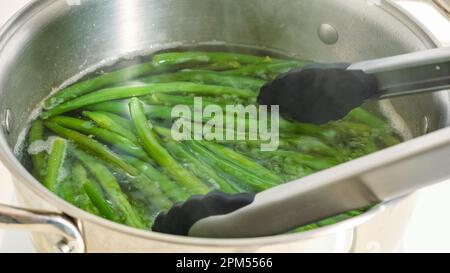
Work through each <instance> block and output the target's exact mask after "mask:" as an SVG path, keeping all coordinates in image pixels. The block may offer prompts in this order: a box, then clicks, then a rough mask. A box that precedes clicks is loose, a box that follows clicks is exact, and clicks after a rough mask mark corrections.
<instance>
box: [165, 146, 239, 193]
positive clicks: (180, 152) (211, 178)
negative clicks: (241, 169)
mask: <svg viewBox="0 0 450 273" xmlns="http://www.w3.org/2000/svg"><path fill="white" fill-rule="evenodd" d="M165 146H166V148H167V149H168V150H169V151H170V152H171V153H172V154H173V155H174V156H176V157H177V158H179V159H182V160H183V161H184V162H185V163H186V165H187V167H188V168H189V169H190V170H191V171H192V172H193V173H194V174H195V175H197V176H198V177H201V178H203V179H204V180H206V181H208V182H209V183H212V184H214V185H215V186H216V188H218V189H220V190H221V191H223V192H226V193H238V192H244V191H245V190H244V188H242V187H240V186H239V185H237V184H236V183H233V182H232V181H227V180H226V179H225V178H222V177H221V176H220V175H219V174H218V173H216V172H215V171H214V169H212V168H211V167H210V166H208V165H206V164H205V163H203V162H202V161H200V160H199V159H197V158H196V157H195V156H193V155H192V153H190V152H189V151H188V150H187V149H186V148H185V147H184V145H183V144H181V143H177V142H175V141H173V140H168V141H166V143H165Z"/></svg>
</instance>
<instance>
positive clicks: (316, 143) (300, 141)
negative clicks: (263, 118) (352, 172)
mask: <svg viewBox="0 0 450 273" xmlns="http://www.w3.org/2000/svg"><path fill="white" fill-rule="evenodd" d="M283 142H287V143H291V144H294V145H295V148H296V149H298V150H299V151H300V152H303V153H313V154H320V155H324V156H332V157H339V156H340V153H339V152H338V151H337V150H336V149H334V148H332V147H331V146H329V145H328V144H326V143H324V142H323V141H322V140H320V139H319V138H317V137H311V136H293V137H289V138H283V139H281V140H280V147H281V146H283V145H282V144H283Z"/></svg>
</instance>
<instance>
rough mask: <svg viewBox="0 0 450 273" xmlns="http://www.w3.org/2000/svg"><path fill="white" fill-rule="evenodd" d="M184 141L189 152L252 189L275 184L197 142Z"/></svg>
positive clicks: (266, 187)
mask: <svg viewBox="0 0 450 273" xmlns="http://www.w3.org/2000/svg"><path fill="white" fill-rule="evenodd" d="M185 143H186V144H187V145H188V147H189V148H190V150H191V152H193V153H194V154H195V155H196V156H197V157H199V158H201V159H202V160H203V161H205V162H207V163H208V164H209V165H212V166H215V167H217V168H219V169H220V170H222V171H223V172H225V173H227V174H229V175H231V176H233V177H235V178H236V179H238V180H239V181H243V182H244V183H246V184H247V185H249V186H250V187H252V189H253V190H255V191H262V190H266V189H268V188H271V187H273V186H276V185H277V184H276V183H274V182H272V181H268V180H266V179H264V177H262V176H256V175H254V174H253V173H251V172H249V171H248V170H246V169H243V168H241V167H240V166H237V165H235V164H234V163H232V162H230V161H228V160H224V159H223V158H220V157H219V155H217V154H214V153H213V152H211V151H209V150H208V149H207V148H206V147H204V146H202V145H201V144H200V143H199V142H196V141H190V140H189V141H185Z"/></svg>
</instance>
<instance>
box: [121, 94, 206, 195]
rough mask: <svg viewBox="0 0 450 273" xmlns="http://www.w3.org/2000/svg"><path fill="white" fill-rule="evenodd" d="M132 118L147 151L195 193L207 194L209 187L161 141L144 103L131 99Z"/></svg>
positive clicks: (181, 183)
mask: <svg viewBox="0 0 450 273" xmlns="http://www.w3.org/2000/svg"><path fill="white" fill-rule="evenodd" d="M130 113H131V118H132V121H133V123H134V126H135V127H136V130H137V133H138V137H139V138H140V140H141V142H142V144H143V146H144V148H145V150H146V151H147V153H148V154H149V155H150V156H151V157H152V158H153V159H154V160H155V161H156V162H157V163H158V164H159V165H161V166H162V167H163V168H165V169H166V170H167V172H168V173H169V174H170V175H171V176H172V177H173V178H174V179H175V180H176V181H177V182H178V183H179V184H180V185H181V186H182V187H185V188H186V189H188V190H190V192H191V193H193V194H206V193H208V191H209V189H208V187H206V186H205V185H204V184H203V183H202V182H201V181H200V180H199V179H198V178H197V177H196V176H195V175H193V174H192V173H191V172H189V171H187V170H186V169H184V168H183V167H182V166H181V165H180V164H178V162H177V161H176V160H175V159H174V158H173V157H172V156H171V155H170V154H169V152H167V150H166V149H164V147H163V146H162V145H161V144H160V143H159V141H158V139H157V136H156V135H155V133H154V132H153V130H152V128H151V125H150V123H149V122H148V120H147V119H146V117H145V113H144V109H143V106H142V103H141V102H140V101H139V99H137V98H132V99H131V100H130Z"/></svg>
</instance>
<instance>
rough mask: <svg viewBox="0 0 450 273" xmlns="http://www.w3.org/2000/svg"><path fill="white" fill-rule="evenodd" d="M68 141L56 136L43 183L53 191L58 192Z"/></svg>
mask: <svg viewBox="0 0 450 273" xmlns="http://www.w3.org/2000/svg"><path fill="white" fill-rule="evenodd" d="M66 148H67V141H66V140H65V139H62V138H55V140H54V141H53V145H52V149H51V152H50V155H49V157H48V164H47V174H46V176H45V179H44V181H43V184H44V186H45V187H47V189H49V190H50V191H52V192H55V193H56V192H57V190H58V182H59V179H60V177H61V176H62V175H63V173H62V172H63V164H64V159H65V156H66Z"/></svg>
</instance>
